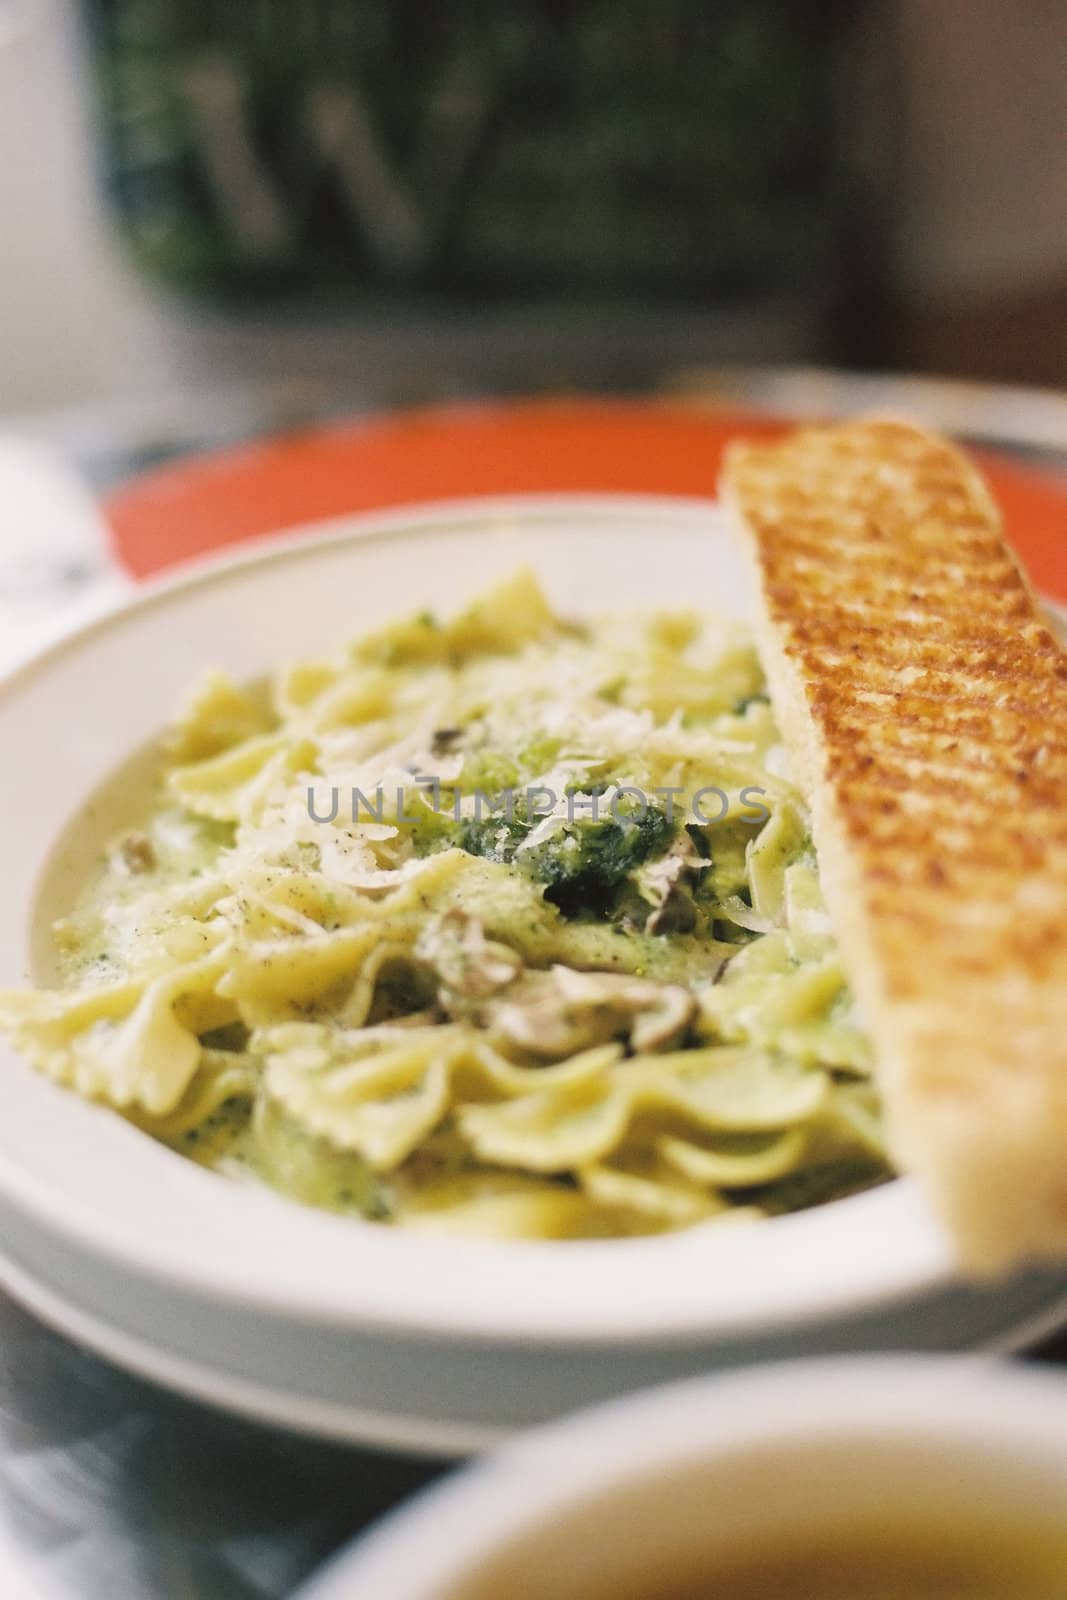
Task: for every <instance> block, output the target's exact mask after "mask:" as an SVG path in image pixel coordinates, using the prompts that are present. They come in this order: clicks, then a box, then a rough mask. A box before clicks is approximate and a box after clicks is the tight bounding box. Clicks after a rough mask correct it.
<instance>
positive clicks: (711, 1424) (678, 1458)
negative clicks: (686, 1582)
mask: <svg viewBox="0 0 1067 1600" xmlns="http://www.w3.org/2000/svg"><path fill="white" fill-rule="evenodd" d="M864 1442H865V1443H866V1444H867V1445H868V1446H870V1447H872V1448H877V1447H878V1445H879V1444H881V1445H885V1444H888V1443H893V1444H897V1445H900V1444H905V1445H906V1444H908V1443H909V1442H910V1443H913V1444H915V1445H916V1447H917V1448H919V1449H922V1448H924V1447H927V1446H933V1447H935V1448H937V1449H939V1450H943V1449H944V1448H945V1447H946V1446H947V1447H948V1448H949V1449H950V1450H951V1449H955V1450H956V1451H957V1452H959V1453H961V1454H962V1453H965V1452H966V1453H967V1454H968V1455H969V1454H971V1453H972V1452H978V1453H979V1454H981V1455H984V1456H987V1457H990V1458H993V1459H995V1460H998V1461H1001V1460H1004V1459H1005V1458H1006V1457H1007V1456H1008V1455H1009V1454H1011V1453H1012V1452H1014V1454H1015V1457H1016V1459H1017V1460H1018V1459H1020V1458H1022V1459H1024V1460H1026V1461H1027V1462H1029V1463H1031V1464H1033V1463H1036V1462H1037V1461H1040V1462H1041V1464H1043V1465H1047V1466H1048V1470H1049V1473H1050V1476H1054V1477H1056V1478H1058V1479H1060V1480H1062V1484H1063V1487H1064V1489H1065V1490H1067V1381H1065V1379H1064V1378H1063V1376H1062V1375H1059V1374H1056V1373H1054V1372H1051V1371H1040V1370H1038V1369H1036V1368H1024V1367H1020V1366H1012V1365H1009V1364H1008V1363H1006V1362H1002V1361H999V1360H995V1359H991V1358H990V1357H988V1356H969V1357H962V1358H961V1357H959V1356H938V1355H892V1356H885V1355H873V1356H849V1357H817V1358H814V1359H810V1358H809V1359H803V1360H795V1361H785V1362H775V1363H770V1364H768V1365H765V1366H760V1367H750V1368H746V1369H744V1370H742V1371H739V1372H720V1373H716V1374H714V1375H712V1376H710V1377H698V1378H688V1379H685V1380H683V1381H681V1382H677V1383H671V1384H664V1385H660V1386H657V1387H655V1388H652V1389H645V1390H641V1391H638V1392H637V1393H633V1394H629V1395H624V1396H622V1397H621V1398H619V1399H615V1400H610V1401H607V1402H606V1403H603V1404H600V1405H596V1406H590V1407H586V1408H583V1409H582V1410H579V1411H577V1412H573V1413H571V1414H570V1415H569V1416H566V1417H564V1418H562V1419H561V1420H559V1421H557V1422H553V1423H549V1424H547V1425H545V1426H543V1427H539V1428H535V1429H531V1430H530V1431H529V1432H527V1433H525V1434H522V1435H520V1436H518V1437H517V1438H515V1439H513V1440H510V1441H508V1442H506V1443H505V1444H503V1445H501V1446H499V1447H498V1448H497V1449H496V1450H494V1451H492V1452H491V1453H490V1454H489V1455H486V1456H483V1457H482V1458H481V1459H480V1460H476V1461H474V1462H472V1463H471V1464H469V1465H467V1466H465V1467H463V1468H461V1469H460V1470H459V1471H458V1472H455V1473H453V1474H452V1475H451V1476H450V1477H449V1478H448V1479H446V1480H445V1481H444V1482H443V1483H437V1484H432V1485H430V1486H429V1487H428V1488H426V1489H423V1490H422V1491H420V1492H419V1493H418V1494H416V1495H415V1497H414V1498H413V1499H412V1500H410V1501H408V1502H407V1503H406V1504H403V1505H401V1506H398V1507H397V1508H396V1509H395V1510H393V1511H390V1512H389V1513H388V1514H387V1515H386V1516H385V1517H384V1518H382V1520H381V1521H380V1522H378V1523H376V1524H375V1525H374V1526H373V1527H372V1528H371V1529H370V1530H369V1531H368V1532H366V1533H364V1534H360V1535H357V1537H356V1538H355V1539H354V1540H353V1541H352V1542H351V1543H350V1544H349V1545H347V1546H346V1547H345V1548H344V1549H342V1550H341V1551H340V1552H338V1553H337V1554H336V1555H334V1556H333V1557H331V1558H330V1560H329V1561H328V1562H327V1563H326V1565H325V1567H323V1568H321V1569H320V1570H319V1571H318V1572H316V1573H315V1574H314V1575H313V1576H312V1577H311V1578H310V1579H309V1580H308V1581H307V1582H306V1583H305V1585H304V1586H303V1587H302V1588H300V1589H299V1590H298V1591H297V1594H296V1595H295V1596H294V1600H346V1597H347V1596H354V1595H356V1594H388V1595H390V1596H391V1597H395V1600H447V1595H448V1592H449V1590H448V1586H449V1585H451V1584H453V1583H456V1584H462V1583H463V1581H464V1579H466V1578H468V1577H469V1576H471V1575H472V1574H473V1572H475V1571H477V1566H476V1563H479V1562H480V1561H483V1560H486V1559H490V1558H495V1557H498V1556H500V1555H501V1554H503V1553H504V1552H505V1551H506V1550H507V1549H508V1547H509V1546H510V1545H511V1544H513V1543H514V1542H515V1541H517V1540H519V1539H521V1538H523V1537H524V1536H528V1535H534V1536H536V1532H537V1530H538V1529H539V1528H543V1527H546V1526H547V1525H549V1524H550V1523H551V1521H552V1520H553V1518H554V1517H556V1516H558V1515H560V1514H561V1513H563V1512H564V1511H567V1510H572V1511H573V1510H575V1509H576V1508H578V1507H580V1506H581V1504H582V1503H592V1502H593V1501H598V1500H600V1499H601V1497H603V1496H607V1497H608V1498H610V1496H611V1495H612V1493H613V1492H616V1491H619V1490H625V1489H626V1488H629V1487H632V1486H633V1485H635V1484H639V1483H640V1482H642V1481H643V1480H646V1479H651V1478H654V1477H656V1476H658V1475H659V1474H661V1473H664V1472H669V1471H670V1469H671V1468H675V1469H678V1468H682V1467H684V1466H686V1465H687V1464H693V1465H695V1464H696V1463H707V1462H712V1461H726V1460H729V1458H730V1457H731V1456H734V1455H738V1454H741V1453H746V1452H748V1451H750V1450H752V1451H756V1450H761V1449H766V1450H771V1451H773V1450H789V1449H792V1448H798V1447H800V1448H805V1449H806V1448H810V1447H811V1446H812V1445H815V1446H819V1445H826V1446H829V1447H830V1448H833V1446H834V1445H835V1444H837V1443H840V1444H841V1445H843V1446H845V1447H846V1448H847V1447H855V1446H857V1445H858V1444H862V1443H864ZM416 1553H417V1568H418V1570H417V1571H415V1572H414V1573H413V1571H412V1566H413V1560H412V1558H413V1555H415V1554H416ZM420 1571H421V1572H422V1573H427V1572H431V1573H432V1574H433V1576H432V1578H425V1579H424V1578H422V1577H420V1576H419V1572H420Z"/></svg>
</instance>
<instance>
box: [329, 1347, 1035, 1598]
mask: <svg viewBox="0 0 1067 1600" xmlns="http://www.w3.org/2000/svg"><path fill="white" fill-rule="evenodd" d="M713 1595H714V1596H715V1597H716V1600H786V1596H788V1597H789V1600H800V1597H801V1596H803V1600H816V1597H817V1600H846V1597H848V1600H854V1597H855V1596H857V1595H862V1596H863V1600H964V1597H966V1600H1067V1379H1063V1378H1061V1377H1059V1376H1057V1375H1056V1374H1055V1373H1042V1372H1033V1371H1029V1370H1023V1369H1019V1368H1009V1367H1005V1366H1000V1365H997V1364H994V1363H992V1362H987V1361H981V1360H977V1359H969V1360H964V1361H956V1362H953V1361H947V1360H937V1359H920V1358H915V1359H909V1358H904V1359H900V1358H893V1359H881V1358H872V1359H867V1360H857V1361H821V1362H805V1363H797V1364H793V1365H789V1366H782V1367H774V1368H765V1369H762V1370H760V1369H757V1370H754V1371H751V1372H747V1373H742V1374H734V1375H726V1376H723V1377H715V1378H710V1379H700V1380H698V1381H696V1382H689V1383H685V1384H679V1385H676V1386H672V1387H670V1388H664V1389H660V1390H653V1391H649V1392H647V1393H644V1394H640V1395H636V1396H634V1397H633V1398H631V1399H626V1400H622V1401H619V1402H616V1403H614V1404H612V1405H609V1406H604V1407H600V1408H598V1409H596V1410H592V1411H588V1412H583V1413H580V1414H579V1415H577V1416H575V1417H572V1418H569V1419H568V1420H566V1421H564V1422H561V1423H558V1424H555V1425H554V1426H552V1427H550V1428H546V1429H542V1430H540V1431H538V1432H536V1433H533V1434H528V1435H526V1436H525V1437H524V1438H522V1439H520V1440H518V1441H517V1442H515V1443H514V1444H512V1445H509V1446H506V1447H505V1448H504V1449H502V1450H500V1451H498V1452H497V1453H496V1454H495V1455H493V1456H491V1457H489V1458H487V1459H486V1460H484V1461H483V1462H481V1463H479V1464H478V1465H475V1466H473V1467H470V1468H468V1469H466V1470H465V1471H463V1472H460V1473H458V1474H457V1475H456V1476H455V1477H453V1478H451V1479H449V1480H448V1481H446V1482H445V1483H444V1485H443V1486H441V1487H439V1488H437V1489H434V1490H431V1491H430V1492H428V1493H427V1494H424V1495H423V1496H421V1497H420V1498H419V1499H418V1500H416V1501H415V1502H413V1504H412V1505H411V1506H410V1507H409V1508H406V1509H403V1510H401V1511H399V1512H397V1513H394V1514H393V1515H392V1516H391V1517H390V1518H388V1519H387V1520H386V1521H385V1522H384V1523H382V1524H381V1525H380V1526H379V1527H378V1528H377V1529H376V1530H375V1531H373V1532H372V1533H371V1534H370V1535H369V1536H367V1537H365V1538H364V1539H362V1540H361V1541H359V1542H358V1543H357V1544H356V1545H355V1546H354V1547H353V1548H352V1549H351V1550H350V1551H349V1552H347V1553H346V1554H344V1555H342V1556H340V1557H338V1558H337V1559H336V1560H334V1561H333V1562H332V1563H331V1564H330V1566H329V1567H328V1568H327V1569H326V1570H325V1571H324V1572H323V1573H322V1574H321V1575H320V1576H318V1577H317V1578H316V1579H315V1580H313V1581H312V1583H311V1584H310V1585H309V1586H308V1587H307V1588H306V1589H305V1590H304V1591H302V1593H301V1600H380V1597H384V1596H388V1597H389V1600H502V1597H506V1600H705V1597H711V1596H713Z"/></svg>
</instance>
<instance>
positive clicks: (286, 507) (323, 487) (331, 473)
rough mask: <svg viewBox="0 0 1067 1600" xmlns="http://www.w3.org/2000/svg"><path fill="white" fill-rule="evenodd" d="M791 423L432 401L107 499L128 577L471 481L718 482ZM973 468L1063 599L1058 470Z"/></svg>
mask: <svg viewBox="0 0 1067 1600" xmlns="http://www.w3.org/2000/svg"><path fill="white" fill-rule="evenodd" d="M787 426H789V424H787V423H786V422H784V421H783V420H781V419H779V418H775V417H770V416H767V415H764V414H759V413H755V412H744V411H713V412H712V411H705V410H703V409H699V408H697V407H694V406H682V405H657V404H648V403H647V402H646V403H637V402H629V401H623V400H548V401H521V402H517V403H513V404H506V405H499V404H493V405H469V406H467V405H464V406H440V407H433V408H431V409H428V410H424V411H411V412H400V413H396V414H394V415H388V416H380V417H373V418H369V419H367V420H364V421H357V422H345V423H337V424H333V425H330V426H326V427H317V428H314V429H310V430H308V431H306V432H302V433H296V434H290V435H286V436H284V437H282V438H276V439H268V440H264V441H262V442H259V443H256V444H251V445H247V446H244V447H242V448H240V449H236V450H226V451H221V452H219V453H217V454H211V455H202V456H197V457H193V458H190V459H187V460H184V461H180V462H177V463H175V464H174V465H171V466H167V467H162V468H160V469H158V470H156V471H154V472H150V473H146V474H145V475H144V476H143V477H139V478H136V479H134V480H132V481H131V482H130V483H128V484H125V485H123V486H122V487H120V488H119V489H117V490H116V491H115V492H114V493H113V494H112V495H111V497H110V500H109V501H108V503H107V506H106V511H107V513H108V516H109V519H110V522H111V527H112V530H113V533H114V539H115V545H116V548H117V550H118V554H119V556H120V558H121V560H122V561H123V563H124V564H125V566H126V567H127V568H128V570H129V571H130V572H132V573H133V574H134V576H136V577H147V576H148V575H150V574H152V573H156V572H160V571H162V570H163V569H164V568H166V567H169V566H173V565H174V564H175V563H176V562H180V561H187V560H189V559H191V558H192V557H195V556H201V555H205V554H208V553H209V552H211V551H214V550H219V549H222V548H223V547H224V546H226V545H232V544H236V543H239V542H241V541H243V540H246V539H254V538H256V537H258V536H260V535H262V534H266V533H277V532H279V531H280V530H282V529H284V528H292V527H295V526H297V525H298V524H300V523H305V522H316V521H318V520H319V519H321V518H324V517H335V516H341V515H344V514H345V513H346V512H353V511H369V510H375V509H379V508H382V507H388V506H398V505H413V504H416V503H417V502H419V501H427V500H449V499H465V498H468V497H469V496H471V495H480V494H523V493H556V492H562V493H567V492H571V493H574V492H583V491H585V492H600V493H605V492H609V493H610V492H614V493H627V492H628V493H636V494H676V495H708V496H712V495H713V494H714V492H715V482H716V479H717V477H718V472H719V466H720V464H721V461H722V454H723V451H724V449H725V447H726V445H727V444H729V443H730V441H731V440H733V439H737V438H743V437H749V438H751V437H753V436H755V435H759V436H761V437H768V436H772V435H774V434H776V433H779V432H781V431H782V430H783V429H784V428H785V427H787ZM982 465H983V467H984V469H985V471H986V473H987V475H988V477H989V479H990V482H991V483H992V485H993V489H994V491H995V492H996V495H997V498H998V499H999V501H1000V504H1001V507H1002V509H1003V511H1004V517H1005V522H1006V525H1007V531H1008V535H1009V537H1010V539H1011V541H1012V543H1013V544H1014V546H1015V548H1016V549H1017V550H1018V551H1019V554H1020V555H1021V556H1022V558H1023V560H1024V561H1025V563H1026V565H1027V568H1028V570H1029V572H1030V575H1031V577H1032V579H1033V581H1034V583H1035V584H1036V586H1037V587H1038V588H1039V589H1041V590H1043V591H1044V593H1046V594H1048V595H1051V596H1053V597H1054V598H1056V599H1059V600H1063V601H1067V483H1065V482H1063V481H1060V480H1057V479H1056V478H1053V477H1052V476H1049V475H1044V474H1042V473H1040V472H1037V471H1035V470H1033V469H1032V468H1030V467H1025V466H1020V465H1018V464H1017V463H1016V462H1013V461H1008V460H1005V459H1003V458H1001V457H998V456H991V455H986V454H983V455H982Z"/></svg>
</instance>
